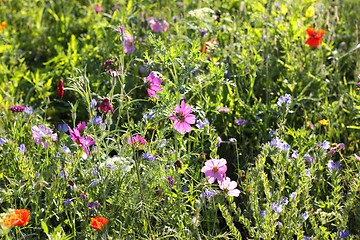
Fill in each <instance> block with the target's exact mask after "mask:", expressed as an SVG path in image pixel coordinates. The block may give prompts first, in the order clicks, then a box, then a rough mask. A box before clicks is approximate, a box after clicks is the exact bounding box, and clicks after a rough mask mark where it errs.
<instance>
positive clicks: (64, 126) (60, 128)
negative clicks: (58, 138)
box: [58, 124, 69, 132]
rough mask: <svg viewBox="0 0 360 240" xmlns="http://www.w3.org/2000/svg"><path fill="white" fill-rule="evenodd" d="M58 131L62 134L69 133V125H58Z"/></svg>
mask: <svg viewBox="0 0 360 240" xmlns="http://www.w3.org/2000/svg"><path fill="white" fill-rule="evenodd" d="M58 129H59V131H60V132H67V131H69V128H68V126H67V124H59V125H58Z"/></svg>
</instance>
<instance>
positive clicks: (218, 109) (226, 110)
mask: <svg viewBox="0 0 360 240" xmlns="http://www.w3.org/2000/svg"><path fill="white" fill-rule="evenodd" d="M216 111H218V112H219V113H227V112H229V111H230V109H229V108H227V107H218V108H217V109H216Z"/></svg>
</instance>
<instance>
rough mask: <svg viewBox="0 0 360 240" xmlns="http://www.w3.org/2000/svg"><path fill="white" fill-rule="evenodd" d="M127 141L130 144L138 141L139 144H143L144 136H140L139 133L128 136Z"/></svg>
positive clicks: (144, 141)
mask: <svg viewBox="0 0 360 240" xmlns="http://www.w3.org/2000/svg"><path fill="white" fill-rule="evenodd" d="M128 143H130V144H135V143H139V144H141V145H143V144H145V143H146V140H145V138H144V137H141V136H140V135H136V136H133V137H131V138H129V139H128Z"/></svg>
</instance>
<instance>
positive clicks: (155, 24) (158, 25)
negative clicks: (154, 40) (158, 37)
mask: <svg viewBox="0 0 360 240" xmlns="http://www.w3.org/2000/svg"><path fill="white" fill-rule="evenodd" d="M147 22H148V24H150V28H151V30H152V31H153V32H166V31H167V29H168V27H169V24H168V23H167V22H166V21H165V20H162V21H159V20H157V19H156V18H148V19H147Z"/></svg>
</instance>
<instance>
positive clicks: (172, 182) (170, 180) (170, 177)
mask: <svg viewBox="0 0 360 240" xmlns="http://www.w3.org/2000/svg"><path fill="white" fill-rule="evenodd" d="M166 179H167V180H168V182H169V187H170V190H171V189H172V188H173V186H174V178H173V177H172V176H168V177H167V178H166Z"/></svg>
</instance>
